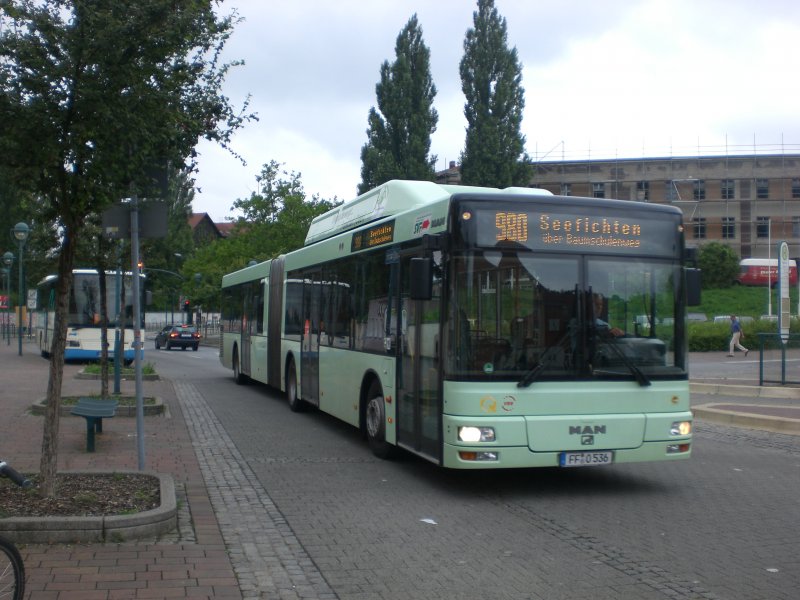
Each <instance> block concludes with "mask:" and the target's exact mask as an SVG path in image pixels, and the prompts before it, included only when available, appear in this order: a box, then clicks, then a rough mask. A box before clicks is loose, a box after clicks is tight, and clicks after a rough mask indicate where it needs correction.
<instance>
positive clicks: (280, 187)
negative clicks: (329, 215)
mask: <svg viewBox="0 0 800 600" xmlns="http://www.w3.org/2000/svg"><path fill="white" fill-rule="evenodd" d="M256 181H257V182H258V189H257V190H256V191H254V192H253V193H251V194H250V196H249V197H248V198H241V199H237V200H236V201H234V203H233V206H232V209H233V210H237V211H240V212H241V214H242V216H241V217H239V218H238V219H237V221H236V227H235V228H234V231H233V233H232V234H231V235H230V236H229V237H228V238H225V239H221V240H217V241H216V242H214V243H213V244H211V245H208V246H205V247H201V248H198V249H197V250H196V252H195V254H194V256H193V257H191V258H190V259H189V260H187V261H186V264H185V265H184V267H183V269H182V274H183V275H184V278H185V282H186V285H185V287H184V291H185V292H186V293H187V294H188V295H190V296H191V298H192V301H193V302H194V303H196V304H201V305H202V306H203V307H204V308H206V309H207V310H216V309H218V308H219V298H220V286H221V283H222V276H223V275H224V274H225V273H229V272H231V271H235V270H237V269H241V268H244V267H245V266H247V264H248V263H249V262H250V261H253V260H255V261H259V262H260V261H263V260H268V259H271V258H275V257H276V256H279V255H280V254H284V253H286V252H291V251H292V250H296V249H297V248H300V247H302V245H303V244H304V242H305V238H306V233H307V232H308V228H309V225H310V224H311V221H312V220H313V219H314V217H316V216H318V215H321V214H323V213H324V212H327V211H328V210H330V209H331V208H333V207H335V206H337V205H338V204H340V202H339V201H338V200H337V199H336V198H335V197H334V198H333V199H332V200H323V199H321V198H320V197H319V196H317V195H314V196H312V197H311V198H307V197H306V192H305V189H304V188H303V183H302V180H301V175H300V173H296V172H294V171H291V172H290V171H287V170H285V169H284V168H283V165H282V164H281V163H279V162H277V161H275V160H272V161H270V162H268V163H266V164H265V165H264V166H263V167H262V169H261V173H260V174H259V175H258V176H257V177H256ZM195 273H199V274H200V278H199V280H198V279H195V277H194V274H195Z"/></svg>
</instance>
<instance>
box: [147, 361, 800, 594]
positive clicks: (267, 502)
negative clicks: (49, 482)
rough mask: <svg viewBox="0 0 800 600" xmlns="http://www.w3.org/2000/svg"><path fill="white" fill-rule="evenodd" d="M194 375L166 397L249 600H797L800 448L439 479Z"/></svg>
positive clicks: (702, 438)
mask: <svg viewBox="0 0 800 600" xmlns="http://www.w3.org/2000/svg"><path fill="white" fill-rule="evenodd" d="M167 358H168V359H169V360H170V362H173V361H174V362H176V363H178V364H181V365H182V364H183V363H185V362H188V361H193V358H194V357H192V356H191V355H188V356H187V355H184V354H181V353H177V354H173V355H170V356H168V357H167V356H166V355H165V359H167ZM196 358H197V361H194V362H201V363H202V368H195V369H192V376H191V379H192V383H191V384H183V383H178V385H177V390H178V396H179V398H181V399H182V402H183V403H184V406H186V407H187V412H188V413H191V411H190V410H189V409H188V407H189V406H190V403H198V405H199V406H202V407H203V408H202V410H203V411H204V412H203V414H202V417H198V418H197V419H194V418H190V422H197V423H206V424H207V423H214V427H213V428H212V429H210V430H209V434H208V436H207V437H206V438H204V439H206V440H207V441H205V442H202V444H200V441H199V440H197V439H196V440H195V443H196V444H200V445H205V444H209V449H208V454H209V457H213V458H214V459H215V460H216V461H217V462H215V463H214V467H213V468H211V469H210V470H211V471H212V472H216V471H219V470H224V469H225V467H226V465H227V467H228V468H229V469H230V473H229V474H228V475H227V478H228V480H227V481H226V482H225V483H224V484H221V487H220V492H219V494H216V493H215V492H213V491H212V492H211V497H212V502H213V503H214V506H215V511H216V514H217V518H218V519H219V521H220V523H221V524H222V531H223V536H225V539H226V544H227V545H228V546H229V547H230V548H234V549H237V548H241V550H239V551H234V553H233V554H232V560H233V563H234V566H235V568H236V570H237V575H238V576H239V578H240V581H244V582H245V584H246V585H244V586H243V588H242V589H243V594H244V597H254V598H255V597H259V596H258V595H257V590H262V591H263V590H267V593H266V595H265V596H263V597H281V596H279V595H275V594H279V593H281V590H280V589H279V585H278V584H279V583H280V582H284V583H287V584H288V583H290V582H291V584H292V585H293V586H295V587H294V588H293V589H296V590H297V593H298V594H300V595H301V596H305V597H325V598H327V597H336V598H342V599H354V600H355V599H366V598H370V599H372V598H374V599H395V598H397V599H399V598H403V599H405V598H425V599H428V598H453V599H456V598H458V599H461V598H468V599H469V598H476V599H478V598H520V599H522V598H547V599H551V598H576V599H577V598H586V597H590V598H600V599H602V598H608V599H611V598H614V599H618V598H630V599H650V598H653V599H656V598H730V599H733V600H736V599H754V598H769V599H782V598H785V599H787V600H788V599H789V598H795V597H796V589H797V587H798V585H800V568H798V559H797V558H796V557H797V555H798V550H800V540H798V538H797V534H796V523H797V521H798V517H800V511H798V505H797V502H796V498H797V497H798V495H800V477H798V476H797V475H798V468H799V467H798V465H799V464H800V438H797V437H794V436H788V435H781V434H773V433H768V432H759V431H747V430H742V429H731V428H727V427H722V426H718V425H714V424H705V423H699V424H698V430H697V436H696V443H695V450H694V457H693V459H692V460H691V461H687V462H681V463H672V464H658V465H648V464H644V465H616V466H614V467H612V468H609V469H589V470H578V471H565V470H557V469H552V470H551V469H543V470H537V471H518V472H502V473H496V472H492V473H461V472H446V471H442V470H440V469H438V468H436V467H434V466H432V465H429V464H427V463H425V462H423V461H420V460H418V459H415V458H405V459H401V460H399V461H395V462H384V461H379V460H376V459H375V458H374V457H373V456H372V455H371V454H370V453H369V450H368V448H367V446H366V444H364V443H363V441H362V440H361V439H360V438H359V436H358V435H357V433H356V432H355V431H354V430H352V429H351V428H350V427H348V426H345V425H343V424H341V423H339V422H337V421H335V420H333V419H332V418H330V417H327V416H326V415H322V414H320V413H316V412H310V413H306V414H301V415H297V414H294V413H291V412H290V411H289V410H288V407H287V406H286V403H285V401H284V400H283V399H282V398H281V397H279V396H278V395H277V394H275V393H273V392H272V391H270V390H268V389H266V388H264V387H263V386H258V385H253V386H246V387H238V386H235V385H234V384H233V383H232V381H231V378H230V375H229V374H228V373H227V372H224V371H221V372H220V371H218V369H217V367H216V366H214V365H212V364H211V363H205V362H202V361H203V356H202V355H200V356H198V357H196ZM168 369H171V367H169V366H167V364H164V365H163V366H161V367H159V370H168ZM206 411H207V412H206ZM194 428H195V429H196V428H197V426H194ZM209 440H213V444H212V443H211V442H210V441H209ZM221 442H222V447H220V443H221ZM201 461H202V459H201ZM211 487H212V486H210V488H211ZM765 507H769V512H768V517H767V516H766V515H765V513H764V508H765ZM241 523H245V526H242V525H241ZM232 532H233V533H232ZM258 540H263V543H262V544H261V545H259V542H258ZM267 573H268V575H267ZM275 573H278V575H277V576H276V575H275ZM276 578H277V579H276ZM250 582H253V583H252V587H251V585H250ZM286 589H287V588H283V590H282V592H283V593H284V594H285V593H286ZM251 593H252V594H253V595H252V596H249V595H248V594H251Z"/></svg>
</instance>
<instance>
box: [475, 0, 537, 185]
mask: <svg viewBox="0 0 800 600" xmlns="http://www.w3.org/2000/svg"><path fill="white" fill-rule="evenodd" d="M473 24H474V26H473V27H472V28H471V29H469V30H467V34H466V38H465V39H464V56H463V58H462V59H461V64H460V72H461V89H462V90H463V92H464V95H465V96H466V99H467V102H466V104H465V105H464V116H465V117H466V118H467V135H466V143H465V147H464V152H463V153H462V154H461V182H462V183H463V184H465V185H483V186H492V187H499V188H503V187H508V186H515V185H518V186H528V185H529V183H530V161H529V159H528V157H527V156H526V155H525V136H523V135H522V133H521V131H520V126H521V124H522V110H523V108H525V98H524V90H523V88H522V85H521V82H522V64H521V63H520V61H519V59H518V58H517V50H516V48H511V49H509V48H508V41H507V37H508V36H507V31H506V20H505V18H502V17H500V15H499V14H498V12H497V9H496V8H495V6H494V0H478V10H477V11H476V12H474V13H473Z"/></svg>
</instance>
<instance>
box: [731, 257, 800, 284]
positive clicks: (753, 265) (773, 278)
mask: <svg viewBox="0 0 800 600" xmlns="http://www.w3.org/2000/svg"><path fill="white" fill-rule="evenodd" d="M736 283H740V284H742V285H771V286H776V285H778V259H777V258H745V259H743V260H742V261H741V262H740V263H739V276H738V277H737V278H736ZM789 285H797V264H796V262H795V261H794V260H790V261H789Z"/></svg>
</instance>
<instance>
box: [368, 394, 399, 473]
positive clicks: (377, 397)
mask: <svg viewBox="0 0 800 600" xmlns="http://www.w3.org/2000/svg"><path fill="white" fill-rule="evenodd" d="M366 400H367V406H366V410H365V411H364V426H365V429H366V432H367V441H368V442H369V447H370V449H371V450H372V453H373V454H374V455H375V456H377V457H378V458H383V459H387V458H391V457H392V456H393V455H394V451H395V448H394V446H392V445H391V444H390V443H389V442H387V441H386V401H385V400H384V398H383V390H382V389H381V384H380V382H379V381H378V380H377V379H376V380H373V382H372V383H371V384H370V386H369V391H368V392H367V398H366Z"/></svg>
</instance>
